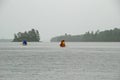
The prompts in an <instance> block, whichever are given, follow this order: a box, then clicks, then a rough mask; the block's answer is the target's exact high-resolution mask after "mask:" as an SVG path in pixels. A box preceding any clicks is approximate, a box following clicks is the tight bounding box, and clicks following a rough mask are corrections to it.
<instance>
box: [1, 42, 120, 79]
mask: <svg viewBox="0 0 120 80" xmlns="http://www.w3.org/2000/svg"><path fill="white" fill-rule="evenodd" d="M0 80H120V43H114V42H112V43H103V42H100V43H96V42H93V43H90V42H87V43H82V42H80V43H66V47H65V48H60V47H59V43H28V46H22V44H21V43H0Z"/></svg>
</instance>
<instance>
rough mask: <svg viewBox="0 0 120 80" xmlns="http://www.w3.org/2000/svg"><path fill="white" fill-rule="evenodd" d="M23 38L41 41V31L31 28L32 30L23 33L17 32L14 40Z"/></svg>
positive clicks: (18, 40)
mask: <svg viewBox="0 0 120 80" xmlns="http://www.w3.org/2000/svg"><path fill="white" fill-rule="evenodd" d="M23 40H26V41H28V42H39V41H40V35H39V31H38V30H35V29H31V30H30V31H25V32H23V33H22V32H18V33H17V34H14V39H13V42H21V41H23Z"/></svg>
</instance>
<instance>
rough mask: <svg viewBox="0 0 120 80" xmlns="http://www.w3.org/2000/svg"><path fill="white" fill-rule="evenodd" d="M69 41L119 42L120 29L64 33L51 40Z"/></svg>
mask: <svg viewBox="0 0 120 80" xmlns="http://www.w3.org/2000/svg"><path fill="white" fill-rule="evenodd" d="M63 39H64V40H65V41H68V42H82V41H83V42H119V41H120V29H118V28H115V29H113V30H105V31H101V32H100V31H99V30H97V31H96V32H93V31H92V32H86V33H85V34H83V35H74V36H69V35H63V36H57V37H54V38H52V39H51V42H59V41H61V40H63Z"/></svg>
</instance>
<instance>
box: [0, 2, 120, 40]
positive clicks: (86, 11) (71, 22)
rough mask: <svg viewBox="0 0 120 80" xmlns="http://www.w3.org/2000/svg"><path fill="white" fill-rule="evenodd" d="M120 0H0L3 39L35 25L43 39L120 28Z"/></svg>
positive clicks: (0, 28)
mask: <svg viewBox="0 0 120 80" xmlns="http://www.w3.org/2000/svg"><path fill="white" fill-rule="evenodd" d="M119 8H120V2H119V0H0V38H4V39H9V38H11V39H13V37H14V33H17V32H24V31H28V30H30V29H31V28H34V29H37V30H39V32H40V37H41V41H49V40H50V39H51V38H52V37H54V36H58V35H64V34H65V33H67V34H71V35H77V34H83V33H85V32H87V31H92V30H93V31H96V30H98V29H99V30H100V31H102V30H106V29H113V28H115V27H117V28H120V11H119Z"/></svg>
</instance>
